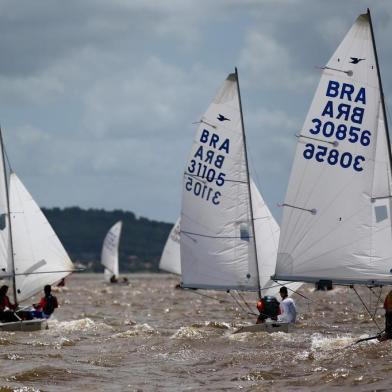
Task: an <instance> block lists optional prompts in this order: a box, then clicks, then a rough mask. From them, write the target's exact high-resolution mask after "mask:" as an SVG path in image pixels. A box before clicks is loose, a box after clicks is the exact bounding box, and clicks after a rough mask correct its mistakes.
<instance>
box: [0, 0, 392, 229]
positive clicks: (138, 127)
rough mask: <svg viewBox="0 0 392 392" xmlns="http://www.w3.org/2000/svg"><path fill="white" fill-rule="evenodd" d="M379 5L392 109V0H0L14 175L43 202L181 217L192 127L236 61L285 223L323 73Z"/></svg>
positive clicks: (0, 66) (257, 149) (261, 164)
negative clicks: (296, 158) (301, 139)
mask: <svg viewBox="0 0 392 392" xmlns="http://www.w3.org/2000/svg"><path fill="white" fill-rule="evenodd" d="M369 5H370V6H371V7H372V8H371V12H372V18H373V23H374V30H375V35H376V40H377V47H378V54H379V57H380V63H381V72H382V76H383V84H384V90H385V93H386V96H387V104H389V103H390V102H391V99H392V72H391V71H390V70H391V69H392V44H391V42H392V41H391V39H392V1H390V0H385V1H381V0H379V1H362V0H344V1H342V0H328V1H325V0H166V1H164V0H160V1H159V0H109V1H108V0H105V1H104V0H83V1H80V0H66V1H64V0H61V1H60V0H58V1H57V0H46V1H44V0H34V1H31V0H18V1H15V0H0V54H1V56H0V123H1V126H2V128H3V132H4V139H5V143H6V147H7V151H8V155H9V157H10V160H11V164H12V167H13V170H14V171H15V172H17V173H18V174H19V177H20V178H21V179H22V181H23V182H24V184H25V185H26V187H27V188H28V189H29V191H30V192H31V193H32V195H33V197H34V198H35V200H36V201H37V202H38V204H39V205H41V206H45V207H53V206H60V207H66V206H81V207H94V208H96V207H97V208H105V209H109V210H112V209H116V208H120V209H124V210H130V211H133V212H135V213H136V214H137V215H138V216H145V217H148V218H152V219H158V220H164V221H168V222H173V221H174V220H175V219H176V218H177V216H178V215H179V212H180V203H181V184H182V173H183V170H184V167H185V160H186V158H187V156H188V154H189V151H190V148H191V145H192V138H193V135H194V132H195V125H192V123H193V122H195V121H198V120H199V119H200V117H201V115H202V114H203V112H204V111H205V109H206V108H207V106H208V105H209V104H210V102H211V99H212V98H213V96H214V95H215V93H216V91H217V89H218V88H219V86H220V85H221V83H222V82H223V80H224V79H225V77H226V75H227V74H228V73H230V72H232V71H233V69H234V67H235V66H237V67H238V69H239V75H240V83H241V94H242V103H243V107H244V116H245V128H246V133H247V140H248V145H249V154H250V162H251V172H252V175H253V177H254V178H255V179H256V182H257V184H258V186H259V189H260V191H261V193H262V194H263V196H264V198H265V199H266V201H267V203H268V205H269V206H270V208H271V210H272V212H273V214H274V215H275V216H276V217H277V219H278V220H280V214H281V211H280V210H279V208H278V207H277V203H279V202H282V201H283V199H284V196H285V192H286V186H287V181H288V178H289V174H290V167H291V162H292V159H293V153H294V147H295V144H296V138H295V137H294V135H295V133H297V132H299V130H300V129H301V126H302V123H303V121H304V118H305V115H306V112H307V110H308V107H309V104H310V102H311V99H312V97H313V94H314V91H315V88H316V85H317V83H318V80H319V75H320V72H319V70H318V69H317V68H316V67H317V66H323V65H324V64H325V63H326V62H327V61H328V59H329V58H330V56H331V55H332V53H333V52H334V50H335V49H336V47H337V45H338V44H339V42H340V41H341V39H343V37H344V35H345V33H346V32H347V31H348V29H349V28H350V27H351V25H352V24H353V23H354V21H355V19H356V17H357V16H358V14H360V13H362V12H364V11H366V7H368V6H369ZM389 107H390V105H389Z"/></svg>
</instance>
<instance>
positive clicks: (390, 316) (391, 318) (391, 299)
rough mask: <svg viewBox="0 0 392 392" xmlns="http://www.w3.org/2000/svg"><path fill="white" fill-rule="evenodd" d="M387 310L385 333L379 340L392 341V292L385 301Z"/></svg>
mask: <svg viewBox="0 0 392 392" xmlns="http://www.w3.org/2000/svg"><path fill="white" fill-rule="evenodd" d="M384 309H385V333H384V334H382V335H381V337H380V338H379V340H388V339H392V290H391V291H390V292H389V293H388V294H387V296H386V297H385V300H384Z"/></svg>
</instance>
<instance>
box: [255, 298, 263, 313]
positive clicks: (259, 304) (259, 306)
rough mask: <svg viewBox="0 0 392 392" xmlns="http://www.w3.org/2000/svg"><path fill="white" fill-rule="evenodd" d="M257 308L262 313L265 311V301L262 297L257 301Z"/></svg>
mask: <svg viewBox="0 0 392 392" xmlns="http://www.w3.org/2000/svg"><path fill="white" fill-rule="evenodd" d="M256 308H257V310H258V311H259V312H260V313H264V301H263V299H262V298H260V299H259V300H258V301H257V304H256Z"/></svg>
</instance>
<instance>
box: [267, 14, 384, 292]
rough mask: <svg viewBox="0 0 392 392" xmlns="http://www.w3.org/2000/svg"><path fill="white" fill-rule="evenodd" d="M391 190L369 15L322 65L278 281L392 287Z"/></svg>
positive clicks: (292, 185) (295, 172)
mask: <svg viewBox="0 0 392 392" xmlns="http://www.w3.org/2000/svg"><path fill="white" fill-rule="evenodd" d="M391 186H392V182H391V146H390V139H389V132H388V123H387V116H386V108H385V103H384V94H383V89H382V83H381V76H380V69H379V64H378V58H377V52H376V46H375V40H374V33H373V27H372V21H371V15H370V11H369V10H368V11H367V13H366V14H363V15H360V16H359V17H358V18H357V20H356V21H355V23H354V25H353V26H352V27H351V29H350V30H349V32H348V33H347V35H346V36H345V37H344V39H343V41H342V42H341V43H340V45H339V46H338V48H337V49H336V51H335V53H334V54H333V55H332V57H331V59H330V60H329V61H328V63H327V64H326V66H325V67H323V69H322V75H321V79H320V83H319V85H318V87H317V90H316V93H315V96H314V98H313V101H312V104H311V106H310V109H309V112H308V114H307V116H306V119H305V123H304V126H303V128H302V130H301V132H300V133H299V135H298V143H297V148H296V152H295V157H294V163H293V167H292V171H291V176H290V180H289V184H288V188H287V194H286V198H285V201H284V204H283V220H282V225H281V236H280V242H279V250H278V259H277V264H276V272H275V275H274V277H273V278H274V279H284V280H290V281H302V282H313V283H314V282H319V281H320V280H324V281H330V282H332V283H334V284H341V285H350V286H354V285H356V284H360V285H366V286H374V285H380V286H383V285H390V284H392V241H391V237H392V225H391V200H392V193H391ZM354 288H355V287H354Z"/></svg>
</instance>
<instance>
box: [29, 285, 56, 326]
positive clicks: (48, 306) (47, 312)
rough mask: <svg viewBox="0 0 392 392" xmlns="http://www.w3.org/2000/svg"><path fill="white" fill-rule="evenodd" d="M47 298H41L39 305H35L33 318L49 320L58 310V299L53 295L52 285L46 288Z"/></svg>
mask: <svg viewBox="0 0 392 392" xmlns="http://www.w3.org/2000/svg"><path fill="white" fill-rule="evenodd" d="M44 292H45V296H44V297H42V298H41V300H40V301H39V303H38V304H33V307H34V308H35V311H34V312H33V316H34V317H37V318H45V319H48V318H49V317H50V316H51V315H52V314H53V312H54V310H55V309H56V308H58V307H59V305H58V302H57V298H56V297H55V296H54V295H52V288H51V287H50V285H48V284H47V285H46V286H45V287H44Z"/></svg>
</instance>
